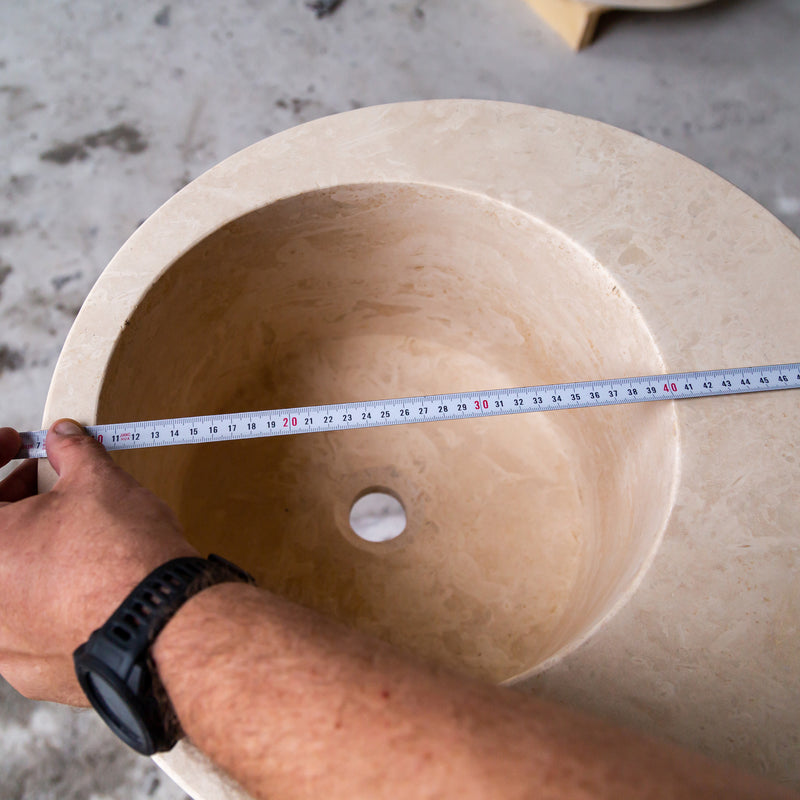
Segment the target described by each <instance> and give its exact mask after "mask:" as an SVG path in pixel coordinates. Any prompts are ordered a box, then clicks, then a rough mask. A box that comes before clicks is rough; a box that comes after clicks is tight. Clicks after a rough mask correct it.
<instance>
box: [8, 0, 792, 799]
mask: <svg viewBox="0 0 800 800" xmlns="http://www.w3.org/2000/svg"><path fill="white" fill-rule="evenodd" d="M433 97H477V98H489V99H500V100H511V101H518V102H523V103H529V104H533V105H542V106H549V107H552V108H557V109H560V110H564V111H568V112H572V113H576V114H581V115H584V116H588V117H593V118H595V119H600V120H603V121H605V122H609V123H611V124H614V125H617V126H619V127H622V128H626V129H628V130H633V131H637V132H639V133H641V134H642V135H644V136H647V137H648V138H651V139H654V140H655V141H658V142H660V143H662V144H665V145H667V146H668V147H671V148H673V149H675V150H678V151H679V152H681V153H684V154H685V155H687V156H689V157H691V158H693V159H695V160H696V161H698V162H700V163H701V164H704V165H705V166H707V167H709V168H710V169H712V170H714V171H716V172H717V173H719V174H720V175H722V176H723V177H725V178H727V179H728V180H730V181H732V182H733V183H735V184H737V185H738V186H740V187H741V188H742V189H744V190H745V191H746V192H748V193H749V194H750V195H752V196H753V197H754V198H756V199H757V200H758V201H759V202H761V203H762V204H763V205H764V206H766V207H767V208H768V209H769V210H770V211H772V212H773V213H774V214H776V215H777V216H778V217H779V218H780V219H782V220H783V221H784V222H785V223H786V224H787V225H788V226H789V227H790V228H791V229H792V230H793V231H795V233H800V134H798V130H800V3H798V2H797V0H717V2H715V3H712V4H710V5H707V6H704V7H701V8H697V9H695V10H690V11H682V12H672V13H661V14H659V13H635V12H631V13H622V12H619V13H612V14H609V15H607V16H606V17H605V18H604V19H603V21H602V23H601V26H600V31H599V38H598V39H597V41H596V42H595V44H594V45H593V46H592V47H591V48H589V49H588V50H586V51H584V52H582V53H581V54H579V55H576V54H573V53H571V52H570V51H569V50H568V49H567V48H566V47H565V46H564V45H563V44H562V43H561V41H560V40H559V39H558V38H557V37H556V35H555V34H553V33H552V32H551V31H550V30H549V29H548V28H547V27H546V26H545V25H544V24H543V23H542V22H541V21H540V20H539V19H538V18H537V17H536V16H535V15H534V14H533V13H532V12H531V11H530V9H529V7H528V6H527V5H526V3H525V2H524V0H458V2H456V0H452V1H451V2H448V1H447V0H395V1H394V2H369V0H345V2H344V3H343V5H342V6H341V7H340V9H339V10H338V11H337V12H336V13H335V14H333V15H332V16H329V17H327V18H324V19H317V18H316V17H315V15H314V14H313V13H312V12H311V11H310V10H309V9H308V8H306V7H305V5H304V3H303V2H302V0H262V2H256V0H229V2H227V3H224V4H222V3H212V2H208V0H197V1H196V2H186V3H177V2H173V3H168V4H165V2H164V0H158V2H152V1H151V0H145V1H144V2H141V3H136V4H122V3H110V2H102V1H101V0H71V1H70V2H62V1H60V0H58V1H57V0H49V2H39V3H21V2H16V1H15V0H0V109H2V116H0V142H2V161H1V162H0V197H1V198H2V200H1V201H0V202H2V206H0V423H2V424H6V425H13V426H16V427H18V428H21V429H25V428H34V427H38V424H39V422H40V416H41V411H42V408H43V404H44V399H45V395H46V392H47V386H48V383H49V378H50V374H51V371H52V369H53V366H54V364H55V360H56V358H57V357H58V353H59V350H60V348H61V346H62V344H63V341H64V338H65V336H66V334H67V331H68V330H69V327H70V324H71V322H72V320H73V318H74V316H75V314H76V313H77V310H78V308H79V307H80V304H81V302H82V299H83V298H84V296H85V295H86V293H87V292H88V291H89V289H90V287H91V286H92V284H93V282H94V280H95V279H96V278H97V276H98V275H99V273H100V272H101V271H102V269H103V267H104V266H105V264H106V263H107V262H108V260H109V259H110V258H111V256H112V255H113V254H114V252H115V250H116V249H117V248H118V247H119V246H120V245H121V244H122V243H123V242H124V241H125V239H126V238H127V237H128V236H129V234H130V233H131V232H132V231H133V230H134V229H135V228H136V226H137V225H138V223H139V222H140V221H141V220H142V219H144V218H145V217H147V216H148V215H149V214H150V213H151V212H152V211H153V210H154V209H155V208H156V207H157V206H158V205H160V204H161V203H162V202H163V201H165V200H166V199H167V198H168V197H169V196H170V195H171V194H173V193H174V192H175V191H176V190H177V189H179V188H180V187H181V186H183V185H184V184H185V183H186V182H188V181H189V180H191V179H192V178H193V177H195V176H197V175H198V174H199V173H201V172H202V171H203V170H205V169H207V168H208V167H210V166H212V165H213V164H215V163H216V162H218V161H220V160H221V159H222V158H224V157H225V156H227V155H229V154H231V153H233V152H235V151H236V150H239V149H241V148H242V147H244V146H246V145H248V144H250V143H251V142H253V141H255V140H257V139H260V138H262V137H264V136H268V135H269V134H271V133H274V132H277V131H279V130H282V129H284V128H287V127H290V126H292V125H296V124H298V123H300V122H303V121H306V120H309V119H313V118H315V117H319V116H322V115H325V114H330V113H334V112H338V111H344V110H348V109H351V108H354V107H357V106H363V105H372V104H376V103H384V102H392V101H397V100H406V99H425V98H433ZM181 797H184V795H183V793H182V792H181V791H179V790H178V789H177V788H176V787H175V786H174V785H173V784H172V783H171V782H170V781H169V780H168V779H167V778H166V777H164V776H163V775H162V774H161V773H160V772H159V771H158V770H157V769H155V768H154V767H152V766H151V765H150V763H149V762H148V761H147V760H145V759H139V758H138V757H136V756H134V755H132V754H130V753H129V752H127V751H126V750H125V748H124V746H123V745H121V744H119V743H117V742H116V740H115V739H114V738H113V737H112V735H111V734H110V733H108V732H107V731H106V730H105V729H104V727H103V726H102V724H101V723H100V722H99V721H98V720H97V719H96V718H95V717H94V715H93V714H92V713H91V712H75V711H72V710H69V709H64V708H60V707H55V706H51V705H49V704H45V703H34V702H31V701H28V700H25V699H23V698H21V697H20V696H19V695H17V694H16V693H15V692H14V691H13V690H12V689H11V688H10V687H8V686H7V685H6V684H4V683H2V681H0V798H3V799H4V800H6V799H8V800H17V799H21V798H26V799H27V798H37V800H40V799H41V800H47V799H48V798H59V800H73V798H74V799H75V800H77V798H92V800H107V799H108V800H110V799H111V798H114V799H115V800H116V799H117V798H119V799H120V800H121V798H126V799H127V800H138V798H157V800H173V799H174V798H181Z"/></svg>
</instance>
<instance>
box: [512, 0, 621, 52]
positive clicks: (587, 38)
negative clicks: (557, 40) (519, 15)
mask: <svg viewBox="0 0 800 800" xmlns="http://www.w3.org/2000/svg"><path fill="white" fill-rule="evenodd" d="M527 2H528V5H530V6H531V8H533V10H534V11H535V12H536V13H537V14H538V15H539V16H540V17H541V18H542V19H543V20H544V21H545V22H546V23H547V24H548V25H549V26H550V27H551V28H553V30H554V31H556V33H558V34H559V35H560V36H561V38H562V39H564V41H565V42H566V43H567V44H568V45H569V46H570V47H571V48H572V49H573V50H580V49H582V48H584V47H586V45H587V44H589V43H590V42H591V41H592V38H593V37H594V33H595V30H596V29H597V21H598V19H599V18H600V15H601V14H602V13H603V12H604V11H607V10H608V6H604V5H599V4H598V3H583V2H579V0H527Z"/></svg>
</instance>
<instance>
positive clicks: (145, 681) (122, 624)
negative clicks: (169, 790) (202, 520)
mask: <svg viewBox="0 0 800 800" xmlns="http://www.w3.org/2000/svg"><path fill="white" fill-rule="evenodd" d="M227 581H242V582H245V583H255V579H254V578H253V577H252V575H249V574H248V573H247V572H245V571H244V570H243V569H240V568H239V567H237V566H236V565H235V564H231V562H230V561H226V560H225V559H224V558H221V557H220V556H217V555H213V554H212V555H210V556H209V557H208V558H207V559H205V558H176V559H173V560H172V561H168V562H167V563H166V564H162V565H161V566H160V567H158V568H157V569H155V570H154V571H153V572H151V573H150V574H149V575H148V576H147V577H146V578H145V579H144V580H143V581H142V582H141V583H140V584H139V585H138V586H137V587H136V588H135V589H134V590H133V591H132V592H131V593H130V594H129V595H128V597H127V598H125V600H124V601H123V603H122V605H120V607H119V608H118V609H117V610H116V611H115V612H114V613H113V614H112V615H111V617H110V618H109V620H108V622H106V623H105V625H103V626H102V627H101V628H98V629H97V630H96V631H94V633H92V635H91V636H90V637H89V639H88V641H87V642H86V643H85V644H82V645H81V646H80V647H79V648H78V649H77V650H76V651H75V653H74V654H73V660H74V663H75V671H76V673H77V675H78V682H79V683H80V685H81V688H82V689H83V691H84V692H85V693H86V697H87V698H88V699H89V702H90V703H91V704H92V706H94V708H95V710H96V711H97V712H98V714H100V716H101V717H102V718H103V720H104V721H105V722H106V724H107V725H108V726H109V727H110V728H111V730H112V731H114V733H116V734H117V736H119V738H120V739H122V741H123V742H125V743H126V744H127V745H129V746H130V747H132V748H133V749H134V750H136V751H137V752H139V753H142V754H143V755H147V756H149V755H153V753H158V752H161V751H164V750H170V749H171V748H172V747H173V746H174V745H175V743H176V742H177V741H178V739H179V738H180V737H181V735H182V733H181V729H180V724H179V722H178V718H177V716H176V714H175V711H174V709H173V708H172V704H171V703H170V701H169V698H168V697H167V693H166V691H165V690H164V687H163V686H162V684H161V681H160V680H159V677H158V672H157V671H156V668H155V663H154V661H153V658H152V655H151V653H150V648H151V645H152V644H153V642H154V641H155V638H156V636H158V634H159V633H160V632H161V630H162V628H164V626H165V625H166V624H167V622H169V620H170V619H171V618H172V616H173V615H174V614H175V612H176V611H177V610H178V609H179V608H180V607H181V606H182V605H183V604H184V603H185V602H186V601H187V600H188V599H189V598H190V597H192V596H193V595H195V594H197V593H198V592H200V591H202V590H203V589H206V588H208V587H209V586H213V585H214V584H217V583H225V582H227Z"/></svg>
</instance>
